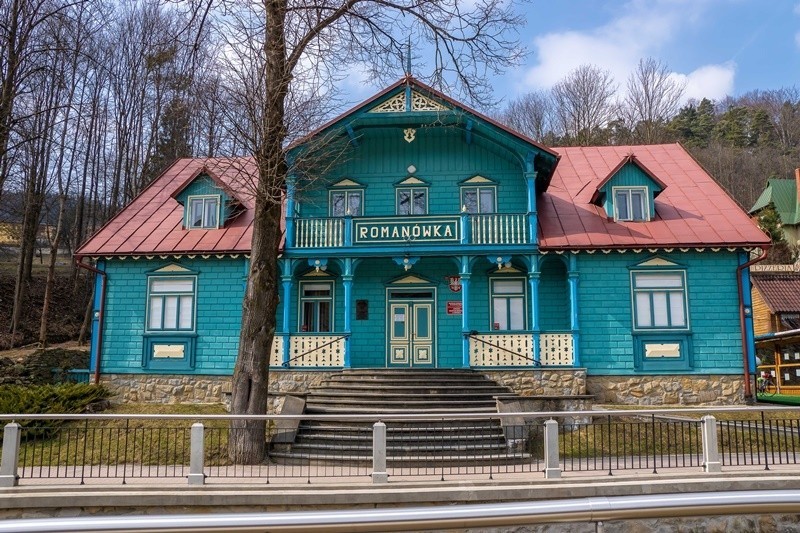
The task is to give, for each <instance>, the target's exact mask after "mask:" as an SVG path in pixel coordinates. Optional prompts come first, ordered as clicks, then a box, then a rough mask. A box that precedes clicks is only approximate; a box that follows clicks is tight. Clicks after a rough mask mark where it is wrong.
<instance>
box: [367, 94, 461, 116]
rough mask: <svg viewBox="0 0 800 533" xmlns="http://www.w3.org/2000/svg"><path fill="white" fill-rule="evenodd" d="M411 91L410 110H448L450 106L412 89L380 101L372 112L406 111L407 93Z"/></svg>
mask: <svg viewBox="0 0 800 533" xmlns="http://www.w3.org/2000/svg"><path fill="white" fill-rule="evenodd" d="M408 92H410V93H411V108H410V111H446V110H447V109H449V108H448V107H446V106H444V105H442V104H440V103H439V102H437V101H436V100H434V99H433V98H428V97H427V96H425V95H423V94H421V93H419V92H417V91H415V90H413V89H411V91H400V92H399V93H397V94H396V95H394V96H393V97H391V98H389V99H388V100H386V101H385V102H383V103H380V104H378V105H376V106H375V107H373V108H372V109H370V110H369V112H370V113H404V112H405V111H406V110H407V108H406V105H407V102H406V93H408Z"/></svg>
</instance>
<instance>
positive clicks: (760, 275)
mask: <svg viewBox="0 0 800 533" xmlns="http://www.w3.org/2000/svg"><path fill="white" fill-rule="evenodd" d="M750 279H751V280H752V281H753V285H755V287H756V289H758V292H760V293H761V296H762V297H763V298H764V301H765V302H766V303H767V307H769V310H770V311H771V312H772V313H798V312H800V274H789V273H786V274H772V273H765V272H756V273H751V274H750Z"/></svg>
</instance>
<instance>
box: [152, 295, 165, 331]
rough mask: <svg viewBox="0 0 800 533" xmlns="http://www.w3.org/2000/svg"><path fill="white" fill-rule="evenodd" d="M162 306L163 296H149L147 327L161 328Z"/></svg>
mask: <svg viewBox="0 0 800 533" xmlns="http://www.w3.org/2000/svg"><path fill="white" fill-rule="evenodd" d="M162 307H163V298H162V297H161V296H155V297H151V298H150V309H149V311H148V312H149V313H150V316H149V319H148V327H149V328H150V329H161V311H162Z"/></svg>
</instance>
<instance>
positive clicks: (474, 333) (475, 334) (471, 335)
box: [464, 330, 542, 367]
mask: <svg viewBox="0 0 800 533" xmlns="http://www.w3.org/2000/svg"><path fill="white" fill-rule="evenodd" d="M478 335H480V333H479V332H478V331H476V330H472V331H470V332H469V333H464V336H465V337H468V338H470V339H475V340H476V341H478V342H482V343H483V344H486V345H488V346H491V347H492V348H496V349H498V350H501V351H503V352H506V353H510V354H511V355H513V356H514V357H519V358H521V359H524V360H525V361H530V362H531V363H532V364H533V366H534V367H541V366H542V363H541V362H540V361H537V360H536V359H534V358H533V357H528V356H527V355H525V354H522V353H519V352H515V351H514V350H509V349H508V348H504V347H502V346H500V345H499V344H494V343H493V342H489V341H487V340H484V339H481V338H480V337H478Z"/></svg>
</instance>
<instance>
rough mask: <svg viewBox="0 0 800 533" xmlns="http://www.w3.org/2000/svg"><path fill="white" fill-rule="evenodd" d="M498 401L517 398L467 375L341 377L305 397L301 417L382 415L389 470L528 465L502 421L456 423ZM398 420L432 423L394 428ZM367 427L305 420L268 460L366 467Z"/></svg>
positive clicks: (361, 373)
mask: <svg viewBox="0 0 800 533" xmlns="http://www.w3.org/2000/svg"><path fill="white" fill-rule="evenodd" d="M497 396H512V397H513V396H514V394H513V393H512V392H511V391H510V390H509V389H508V388H507V387H503V386H500V385H498V384H497V383H495V382H493V381H491V380H489V379H488V378H486V377H485V376H484V375H482V374H478V373H476V372H473V371H470V370H412V369H403V370H394V369H376V370H344V371H342V372H341V373H340V374H336V375H334V376H332V377H331V378H330V379H328V380H326V381H324V382H323V383H321V384H320V385H319V386H317V387H314V388H312V389H311V390H309V392H308V395H307V398H306V406H305V413H308V414H329V415H330V414H333V415H336V414H341V415H350V414H373V415H381V420H383V421H384V422H385V423H386V426H387V437H386V440H387V442H386V447H387V449H386V455H387V464H388V466H389V467H394V468H405V467H408V468H420V467H427V466H461V465H465V464H471V465H476V464H488V463H490V462H491V463H493V464H497V463H498V462H502V463H504V464H508V463H510V462H511V463H513V462H520V461H526V460H529V458H530V456H529V455H528V454H526V453H523V452H521V451H514V450H512V449H510V447H509V444H508V442H507V441H506V437H505V433H504V430H503V428H502V426H501V425H500V421H499V420H497V419H494V420H469V419H465V418H463V417H461V418H459V415H463V414H464V413H495V412H497V408H496V402H495V397H497ZM397 413H403V414H412V413H413V414H426V415H431V419H430V420H424V421H392V420H391V415H392V414H397ZM372 424H373V423H372V422H360V421H352V422H345V421H336V420H330V421H328V420H303V421H301V423H300V425H299V427H298V431H297V435H296V438H295V440H294V443H292V444H291V445H288V446H284V447H283V448H278V447H276V448H274V449H273V450H271V451H270V457H271V458H272V459H274V460H277V461H280V462H285V463H290V464H308V463H311V462H314V463H336V464H341V463H347V464H363V465H367V464H371V461H372Z"/></svg>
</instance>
